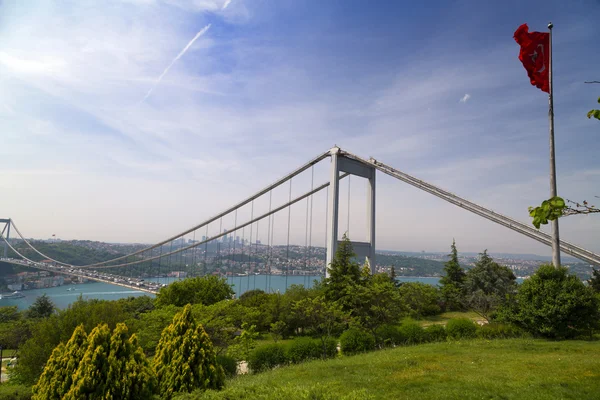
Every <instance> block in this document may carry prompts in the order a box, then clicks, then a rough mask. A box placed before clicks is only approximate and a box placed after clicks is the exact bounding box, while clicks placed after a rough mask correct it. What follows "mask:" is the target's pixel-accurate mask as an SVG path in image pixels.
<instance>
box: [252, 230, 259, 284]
mask: <svg viewBox="0 0 600 400" xmlns="http://www.w3.org/2000/svg"><path fill="white" fill-rule="evenodd" d="M259 222H260V221H256V239H254V241H255V242H256V244H255V246H254V260H258V259H259V257H258V256H257V254H258V232H259V231H258V228H259V225H258V223H259ZM252 265H253V266H254V270H253V271H252V289H256V271H255V269H257V267H258V262H257V261H254V262H253V263H252Z"/></svg>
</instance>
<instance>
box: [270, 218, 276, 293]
mask: <svg viewBox="0 0 600 400" xmlns="http://www.w3.org/2000/svg"><path fill="white" fill-rule="evenodd" d="M272 225H273V226H272V227H271V265H273V261H272V260H273V247H274V246H275V242H274V239H275V214H273V219H272ZM269 291H273V286H272V280H271V267H270V266H269Z"/></svg>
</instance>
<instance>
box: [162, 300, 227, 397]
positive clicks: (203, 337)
mask: <svg viewBox="0 0 600 400" xmlns="http://www.w3.org/2000/svg"><path fill="white" fill-rule="evenodd" d="M153 367H154V371H155V372H156V376H157V378H158V385H159V392H160V395H161V396H162V397H163V398H165V399H170V398H171V397H172V396H173V394H174V393H177V392H191V391H193V390H195V389H220V388H222V387H223V385H224V380H225V373H224V372H223V368H222V367H221V366H220V365H219V364H218V363H217V359H216V354H215V352H214V350H213V347H212V343H211V341H210V338H209V337H208V335H207V334H206V332H205V331H204V329H203V328H202V325H200V324H197V323H196V321H195V319H194V317H193V316H192V307H191V306H190V305H189V304H188V305H186V306H185V307H184V308H183V310H182V311H181V312H180V313H178V314H177V315H175V317H174V318H173V322H172V323H171V325H169V326H168V327H167V328H165V330H164V331H163V333H162V336H161V338H160V341H159V342H158V346H157V347H156V355H155V356H154V360H153Z"/></svg>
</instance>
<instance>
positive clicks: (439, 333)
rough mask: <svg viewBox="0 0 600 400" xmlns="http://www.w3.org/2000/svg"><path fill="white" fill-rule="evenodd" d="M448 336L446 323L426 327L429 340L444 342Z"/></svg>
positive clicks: (426, 338) (427, 339)
mask: <svg viewBox="0 0 600 400" xmlns="http://www.w3.org/2000/svg"><path fill="white" fill-rule="evenodd" d="M447 336H448V335H447V333H446V328H445V327H444V325H441V324H433V325H429V326H428V327H427V328H425V341H427V342H443V341H445V340H446V337H447Z"/></svg>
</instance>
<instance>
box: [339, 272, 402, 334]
mask: <svg viewBox="0 0 600 400" xmlns="http://www.w3.org/2000/svg"><path fill="white" fill-rule="evenodd" d="M348 304H350V305H351V306H352V308H351V309H350V316H351V317H352V319H353V320H354V322H355V323H357V324H359V325H360V326H362V327H364V328H365V329H367V330H369V331H370V332H371V333H372V334H374V333H375V331H376V330H377V328H379V327H380V326H381V325H386V324H394V323H396V322H398V321H399V319H400V318H401V317H402V316H403V315H405V314H406V313H407V308H406V305H405V304H404V303H403V302H402V300H401V298H400V292H399V291H398V288H396V286H395V285H394V284H393V283H392V282H391V281H390V280H389V278H388V277H387V276H386V275H385V274H375V275H373V276H372V277H371V278H370V279H369V280H368V281H367V282H366V283H365V284H364V285H357V286H356V287H355V288H354V291H353V296H352V298H351V301H349V302H348Z"/></svg>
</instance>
